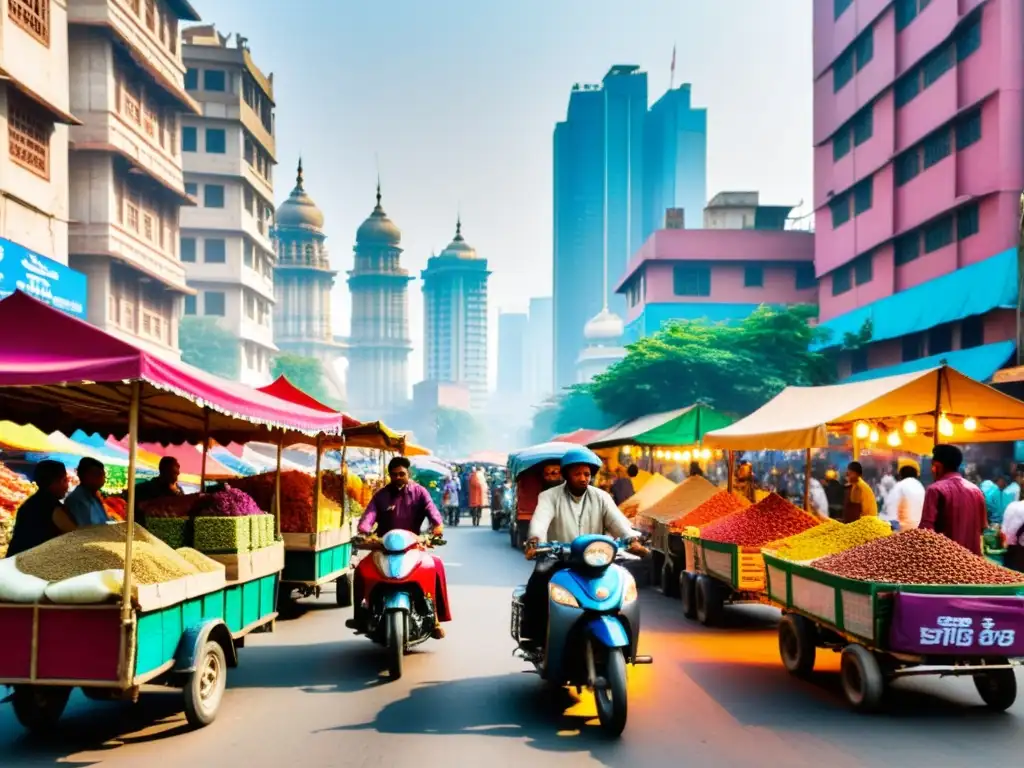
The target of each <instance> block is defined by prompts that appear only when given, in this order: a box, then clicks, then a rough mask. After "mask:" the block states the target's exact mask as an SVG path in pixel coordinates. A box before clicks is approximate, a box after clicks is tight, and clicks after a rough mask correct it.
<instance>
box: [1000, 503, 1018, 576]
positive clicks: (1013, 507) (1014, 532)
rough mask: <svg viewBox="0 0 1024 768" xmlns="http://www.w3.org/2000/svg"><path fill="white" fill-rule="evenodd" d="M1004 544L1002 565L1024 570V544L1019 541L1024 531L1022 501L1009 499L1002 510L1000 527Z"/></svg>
mask: <svg viewBox="0 0 1024 768" xmlns="http://www.w3.org/2000/svg"><path fill="white" fill-rule="evenodd" d="M1000 531H1001V532H1002V534H1003V541H1004V542H1005V545H1006V555H1005V556H1004V557H1003V565H1005V566H1006V567H1007V568H1012V569H1013V570H1015V571H1024V545H1022V544H1021V543H1020V540H1021V534H1022V533H1024V501H1011V502H1010V503H1009V504H1008V505H1007V506H1006V509H1005V510H1004V511H1003V524H1002V526H1001V527H1000Z"/></svg>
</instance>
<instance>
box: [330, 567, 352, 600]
mask: <svg viewBox="0 0 1024 768" xmlns="http://www.w3.org/2000/svg"><path fill="white" fill-rule="evenodd" d="M334 589H335V590H336V592H335V595H334V599H335V600H336V601H337V602H338V607H339V608H351V607H352V600H353V595H352V574H351V573H346V574H344V575H342V576H339V577H338V580H337V581H336V582H334Z"/></svg>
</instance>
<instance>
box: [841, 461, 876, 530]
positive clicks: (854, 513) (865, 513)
mask: <svg viewBox="0 0 1024 768" xmlns="http://www.w3.org/2000/svg"><path fill="white" fill-rule="evenodd" d="M846 483H847V485H846V501H845V503H844V504H843V522H844V523H855V522H857V521H858V520H860V519H861V518H862V517H878V502H877V501H876V500H875V492H874V491H872V490H871V486H870V485H868V483H867V481H866V480H865V479H864V467H863V466H862V465H861V463H860V462H859V461H851V462H850V463H849V464H847V465H846Z"/></svg>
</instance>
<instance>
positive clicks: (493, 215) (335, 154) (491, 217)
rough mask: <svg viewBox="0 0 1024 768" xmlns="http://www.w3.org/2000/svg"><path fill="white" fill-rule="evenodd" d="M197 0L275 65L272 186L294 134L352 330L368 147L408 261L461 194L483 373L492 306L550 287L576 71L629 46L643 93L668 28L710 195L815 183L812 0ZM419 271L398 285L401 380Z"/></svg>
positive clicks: (660, 80) (512, 305)
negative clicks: (352, 275)
mask: <svg viewBox="0 0 1024 768" xmlns="http://www.w3.org/2000/svg"><path fill="white" fill-rule="evenodd" d="M193 2H194V5H195V7H196V9H197V10H198V11H199V13H200V14H201V15H202V16H203V19H204V21H205V22H213V23H215V24H216V25H217V28H218V30H219V31H220V32H222V33H234V32H240V33H241V34H243V35H244V36H246V37H248V38H249V47H250V49H251V51H252V55H253V57H254V59H255V61H256V62H257V64H258V65H259V66H260V67H261V68H262V69H263V70H264V71H265V72H273V74H274V88H275V95H276V101H277V137H278V161H279V165H278V167H277V169H276V171H275V174H276V175H275V187H276V194H277V198H278V202H280V201H282V200H284V199H285V198H286V197H287V195H288V193H289V192H290V191H291V188H292V185H293V182H294V168H295V163H296V160H297V158H298V156H299V154H300V153H301V154H302V156H303V159H304V163H305V167H306V188H307V190H308V191H309V193H310V194H311V195H312V196H313V197H314V199H315V200H316V201H317V203H318V204H319V205H320V207H321V208H322V209H323V211H324V214H325V215H326V219H327V221H326V225H325V228H326V231H327V234H328V241H327V244H328V246H329V248H330V251H331V254H332V263H333V265H334V267H335V268H336V269H338V270H339V272H341V273H342V274H339V281H338V286H337V288H336V290H335V300H334V305H333V306H334V324H335V327H336V329H337V331H338V332H339V333H347V331H348V326H349V312H350V311H351V310H350V303H349V296H348V290H347V287H346V286H345V284H344V272H345V271H346V270H348V269H350V268H351V266H352V245H353V240H354V235H355V230H356V228H357V227H358V226H359V224H360V222H361V221H362V220H363V219H364V218H365V217H366V216H367V215H368V214H369V213H370V211H371V209H372V208H373V195H374V184H375V181H376V164H377V162H378V161H379V166H380V172H381V177H382V181H383V191H384V208H385V210H386V211H387V212H388V214H389V215H390V216H391V218H392V219H394V221H395V222H396V223H397V224H398V226H399V227H400V228H401V229H402V247H403V248H404V249H405V252H404V254H403V256H402V258H403V262H404V264H405V266H406V267H407V268H408V269H409V270H410V271H412V272H413V273H414V274H415V275H416V276H417V277H418V276H419V273H420V271H421V270H422V269H423V268H424V267H425V266H426V261H427V258H428V257H429V256H430V252H431V249H437V250H441V249H442V248H444V246H445V245H447V243H448V242H449V241H450V240H451V238H452V236H453V234H454V229H455V218H456V214H457V212H458V210H459V209H460V207H461V211H462V219H463V234H464V235H465V237H466V239H467V241H469V242H470V243H471V244H472V245H473V246H475V247H476V248H477V250H478V251H479V252H480V254H481V255H482V256H484V257H486V258H487V259H488V261H489V263H490V268H491V270H492V271H493V275H492V276H491V281H490V306H491V348H490V350H489V351H490V358H491V370H492V373H491V386H492V388H493V386H494V368H495V359H496V347H497V312H498V311H499V310H504V311H525V309H526V306H527V302H528V300H529V298H530V297H531V296H543V295H550V293H551V240H552V238H551V220H552V215H551V134H552V130H553V129H554V125H555V123H556V122H557V121H559V120H562V119H564V117H565V109H566V105H567V103H568V98H569V90H570V88H571V86H572V84H573V83H574V82H598V81H600V79H601V78H602V77H603V76H604V74H605V72H606V71H607V70H608V68H609V67H610V66H611V65H612V64H639V65H640V66H642V67H643V68H644V69H646V70H647V71H648V73H649V92H650V98H651V101H652V103H653V101H654V100H656V99H657V98H658V97H659V96H660V95H661V94H662V93H663V92H664V91H665V90H666V89H667V87H668V85H669V65H670V62H671V59H672V46H673V44H675V45H676V46H677V61H676V82H677V84H678V83H679V82H690V83H692V84H693V98H694V104H695V105H697V106H706V107H707V108H708V194H709V196H710V195H713V194H715V193H716V192H719V191H722V190H741V189H743V190H754V189H756V190H760V192H761V194H762V200H765V201H767V202H771V203H786V204H796V203H798V202H799V201H801V200H805V201H809V200H810V197H811V184H812V153H811V84H812V83H811V77H812V75H811V0H629V1H628V2H623V1H622V0H619V1H618V2H611V1H610V0H517V1H516V2H507V0H486V2H481V0H374V2H357V1H356V0H289V1H288V2H284V1H282V0H193ZM804 210H806V207H805V209H804ZM596 259H597V261H596V262H595V269H599V268H600V254H596ZM420 285H421V283H420V281H419V280H417V281H416V282H414V283H412V284H411V286H410V301H409V306H410V315H411V316H410V325H411V329H412V336H413V343H414V345H415V349H414V351H413V354H412V358H411V361H410V362H411V374H412V382H413V383H415V382H416V381H419V380H420V378H421V376H422V370H423V364H422V363H423V358H422V322H423V321H422V317H423V314H422V313H423V303H422V300H421V294H420Z"/></svg>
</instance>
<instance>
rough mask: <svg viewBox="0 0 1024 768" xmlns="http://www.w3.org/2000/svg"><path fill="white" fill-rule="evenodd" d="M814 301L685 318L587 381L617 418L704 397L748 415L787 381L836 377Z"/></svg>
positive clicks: (825, 380)
mask: <svg viewBox="0 0 1024 768" xmlns="http://www.w3.org/2000/svg"><path fill="white" fill-rule="evenodd" d="M815 315H816V308H815V307H809V306H800V307H791V308H787V309H781V310H780V309H773V308H770V307H760V308H758V309H757V310H756V311H754V312H753V313H752V314H751V315H750V316H749V317H747V318H746V319H744V320H743V321H741V322H738V323H708V322H707V321H702V320H684V321H677V322H674V323H671V324H669V325H668V326H666V327H665V328H663V329H662V330H660V331H658V332H657V333H655V334H653V335H651V336H648V337H646V338H643V339H641V340H640V341H638V342H636V343H635V344H632V345H630V346H629V348H628V351H627V354H626V357H625V358H624V359H623V360H621V361H619V362H618V363H616V364H615V365H613V366H612V367H611V368H609V369H608V370H607V371H605V372H604V373H602V374H600V375H598V376H597V377H595V379H594V380H593V381H592V382H591V383H590V385H589V386H588V390H589V392H590V394H591V395H593V398H594V401H595V403H596V404H597V406H598V407H599V408H600V409H601V410H603V411H604V412H606V413H608V414H610V415H612V416H614V417H616V418H618V419H633V418H637V417H639V416H643V415H645V414H650V413H657V412H658V411H667V410H671V409H673V408H681V407H684V406H687V405H692V404H693V403H696V402H705V403H708V404H709V405H712V406H714V407H716V408H718V409H719V410H721V411H726V412H732V413H737V414H746V413H750V412H751V411H753V410H755V409H756V408H758V407H759V406H761V405H763V404H764V403H765V402H766V401H768V400H769V399H771V398H772V397H774V396H775V395H776V394H778V393H779V392H780V391H781V390H782V389H783V388H784V387H785V386H787V385H801V386H816V385H821V384H828V383H831V382H833V381H834V380H835V354H836V352H835V351H834V350H824V349H820V345H821V344H822V343H823V342H825V341H827V340H828V338H829V332H828V331H826V330H824V329H821V328H817V327H815V326H812V325H810V324H809V322H808V321H809V320H810V319H811V318H813V317H814V316H815Z"/></svg>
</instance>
